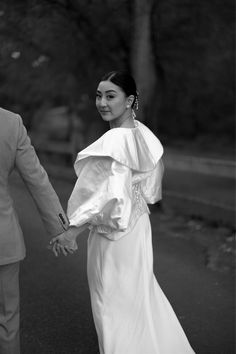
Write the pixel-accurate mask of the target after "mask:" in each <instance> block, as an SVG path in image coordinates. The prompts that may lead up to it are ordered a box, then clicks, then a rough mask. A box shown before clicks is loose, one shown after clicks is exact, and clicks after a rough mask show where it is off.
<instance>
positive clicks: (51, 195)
mask: <svg viewBox="0 0 236 354" xmlns="http://www.w3.org/2000/svg"><path fill="white" fill-rule="evenodd" d="M17 117H18V124H19V125H18V143H17V151H16V160H15V165H16V168H17V170H18V171H19V173H20V175H21V177H22V179H23V181H24V183H25V185H26V186H27V188H28V190H29V192H30V194H31V195H32V197H33V199H34V201H35V203H36V206H37V208H38V211H39V213H40V216H41V219H42V221H43V223H44V226H45V228H46V230H47V232H48V233H49V234H50V235H51V236H55V235H58V234H60V233H62V232H64V231H65V230H67V229H68V224H69V223H68V219H67V216H66V215H65V213H64V210H63V208H62V206H61V204H60V201H59V199H58V196H57V194H56V192H55V190H54V189H53V187H52V185H51V183H50V181H49V179H48V175H47V173H46V171H45V169H44V168H43V167H42V165H41V164H40V161H39V159H38V157H37V154H36V152H35V150H34V148H33V146H32V145H31V141H30V138H29V136H28V134H27V131H26V128H25V127H24V125H23V122H22V119H21V117H20V116H17Z"/></svg>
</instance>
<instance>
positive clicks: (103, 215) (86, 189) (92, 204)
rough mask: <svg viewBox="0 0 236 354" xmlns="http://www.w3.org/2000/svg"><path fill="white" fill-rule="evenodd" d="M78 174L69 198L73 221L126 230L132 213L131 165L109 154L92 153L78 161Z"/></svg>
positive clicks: (72, 222)
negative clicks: (92, 155)
mask: <svg viewBox="0 0 236 354" xmlns="http://www.w3.org/2000/svg"><path fill="white" fill-rule="evenodd" d="M76 174H77V176H78V179H77V182H76V184H75V187H74V189H73V191H72V194H71V196H70V199H69V201H68V210H67V213H68V217H69V221H70V225H73V226H81V225H83V224H85V223H89V224H91V225H103V226H105V227H108V228H111V229H112V230H119V231H122V230H125V229H126V228H127V227H128V224H129V218H130V214H131V199H132V174H131V170H130V168H128V167H127V166H125V165H123V164H121V163H119V162H117V161H115V160H113V159H112V158H110V157H89V158H86V159H84V160H83V159H82V160H81V161H80V162H79V163H77V164H76Z"/></svg>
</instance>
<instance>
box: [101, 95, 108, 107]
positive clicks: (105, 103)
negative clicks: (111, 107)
mask: <svg viewBox="0 0 236 354" xmlns="http://www.w3.org/2000/svg"><path fill="white" fill-rule="evenodd" d="M100 105H101V106H102V107H105V106H106V105H107V101H106V98H105V97H102V98H101V101H100Z"/></svg>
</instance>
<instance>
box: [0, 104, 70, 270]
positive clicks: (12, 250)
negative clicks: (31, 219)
mask: <svg viewBox="0 0 236 354" xmlns="http://www.w3.org/2000/svg"><path fill="white" fill-rule="evenodd" d="M14 168H16V169H17V170H18V172H19V173H20V175H21V177H22V179H23V180H24V182H25V184H26V186H27V188H28V189H29V191H30V193H31V195H32V197H33V199H34V201H35V203H36V205H37V208H38V211H39V213H40V216H41V218H42V221H43V223H44V226H45V228H46V230H47V231H48V233H49V234H50V235H51V236H54V235H57V234H60V233H62V232H64V231H65V230H66V229H67V228H68V219H67V217H66V215H65V213H64V211H63V209H62V207H61V204H60V202H59V199H58V197H57V195H56V193H55V191H54V189H53V187H52V185H51V183H50V182H49V179H48V176H47V173H46V171H45V170H44V168H43V167H42V166H41V164H40V162H39V159H38V157H37V155H36V153H35V150H34V148H33V146H32V145H31V142H30V139H29V137H28V135H27V131H26V129H25V127H24V125H23V122H22V119H21V117H20V116H19V115H17V114H14V113H12V112H9V111H6V110H4V109H1V108H0V265H2V264H9V263H13V262H16V261H19V260H21V259H23V258H24V257H25V244H24V239H23V235H22V231H21V227H20V225H19V221H18V218H17V215H16V211H15V209H14V205H13V201H12V199H11V196H10V194H9V187H8V178H9V175H10V173H11V172H12V171H13V169H14Z"/></svg>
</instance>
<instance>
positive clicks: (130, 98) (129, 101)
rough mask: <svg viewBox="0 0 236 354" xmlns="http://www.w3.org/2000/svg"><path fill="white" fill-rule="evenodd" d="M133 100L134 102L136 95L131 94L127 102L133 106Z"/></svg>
mask: <svg viewBox="0 0 236 354" xmlns="http://www.w3.org/2000/svg"><path fill="white" fill-rule="evenodd" d="M133 102H134V95H130V96H129V97H128V99H127V103H128V105H129V106H130V107H131V106H132V104H133Z"/></svg>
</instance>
